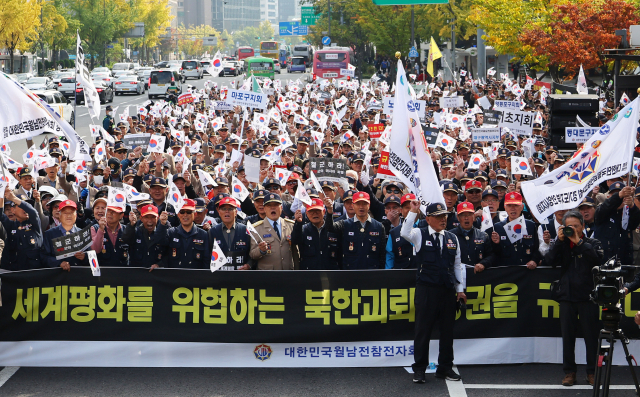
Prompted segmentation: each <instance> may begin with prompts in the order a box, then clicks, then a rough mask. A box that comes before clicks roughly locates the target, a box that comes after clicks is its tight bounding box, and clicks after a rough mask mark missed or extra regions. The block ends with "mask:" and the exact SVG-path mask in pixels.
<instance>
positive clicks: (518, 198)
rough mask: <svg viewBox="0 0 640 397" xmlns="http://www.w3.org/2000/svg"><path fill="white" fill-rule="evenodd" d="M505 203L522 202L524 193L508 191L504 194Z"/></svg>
mask: <svg viewBox="0 0 640 397" xmlns="http://www.w3.org/2000/svg"><path fill="white" fill-rule="evenodd" d="M504 203H505V205H506V204H522V195H521V194H520V193H518V192H511V193H507V194H506V195H505V196H504Z"/></svg>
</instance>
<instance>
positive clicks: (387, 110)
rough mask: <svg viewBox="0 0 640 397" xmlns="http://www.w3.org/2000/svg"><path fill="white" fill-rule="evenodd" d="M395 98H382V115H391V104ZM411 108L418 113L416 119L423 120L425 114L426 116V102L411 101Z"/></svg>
mask: <svg viewBox="0 0 640 397" xmlns="http://www.w3.org/2000/svg"><path fill="white" fill-rule="evenodd" d="M394 101H395V98H393V97H390V96H388V97H385V98H384V107H383V109H382V113H384V114H393V104H394ZM413 108H414V109H415V111H416V112H417V113H418V117H419V118H420V120H423V119H424V118H425V114H426V109H427V102H426V101H422V100H420V101H413Z"/></svg>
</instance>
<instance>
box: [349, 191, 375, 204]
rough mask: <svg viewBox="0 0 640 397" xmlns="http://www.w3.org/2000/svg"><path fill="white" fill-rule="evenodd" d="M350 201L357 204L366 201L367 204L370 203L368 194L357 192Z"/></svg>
mask: <svg viewBox="0 0 640 397" xmlns="http://www.w3.org/2000/svg"><path fill="white" fill-rule="evenodd" d="M352 200H353V202H354V203H357V202H358V201H366V202H367V203H370V202H371V201H370V199H369V193H365V192H358V193H356V194H354V195H353V199H352Z"/></svg>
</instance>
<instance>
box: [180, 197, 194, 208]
mask: <svg viewBox="0 0 640 397" xmlns="http://www.w3.org/2000/svg"><path fill="white" fill-rule="evenodd" d="M181 210H187V211H195V210H196V202H195V200H192V199H186V200H184V205H183V206H182V208H181Z"/></svg>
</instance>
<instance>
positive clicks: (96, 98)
mask: <svg viewBox="0 0 640 397" xmlns="http://www.w3.org/2000/svg"><path fill="white" fill-rule="evenodd" d="M76 34H77V47H76V52H77V55H76V80H77V81H78V83H80V86H82V88H83V94H84V103H85V104H86V105H87V109H88V110H89V115H90V116H91V117H93V118H95V119H99V118H100V95H98V91H96V87H95V86H94V85H93V81H92V80H91V75H89V69H87V67H86V66H84V50H83V49H82V44H81V42H80V33H76Z"/></svg>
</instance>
